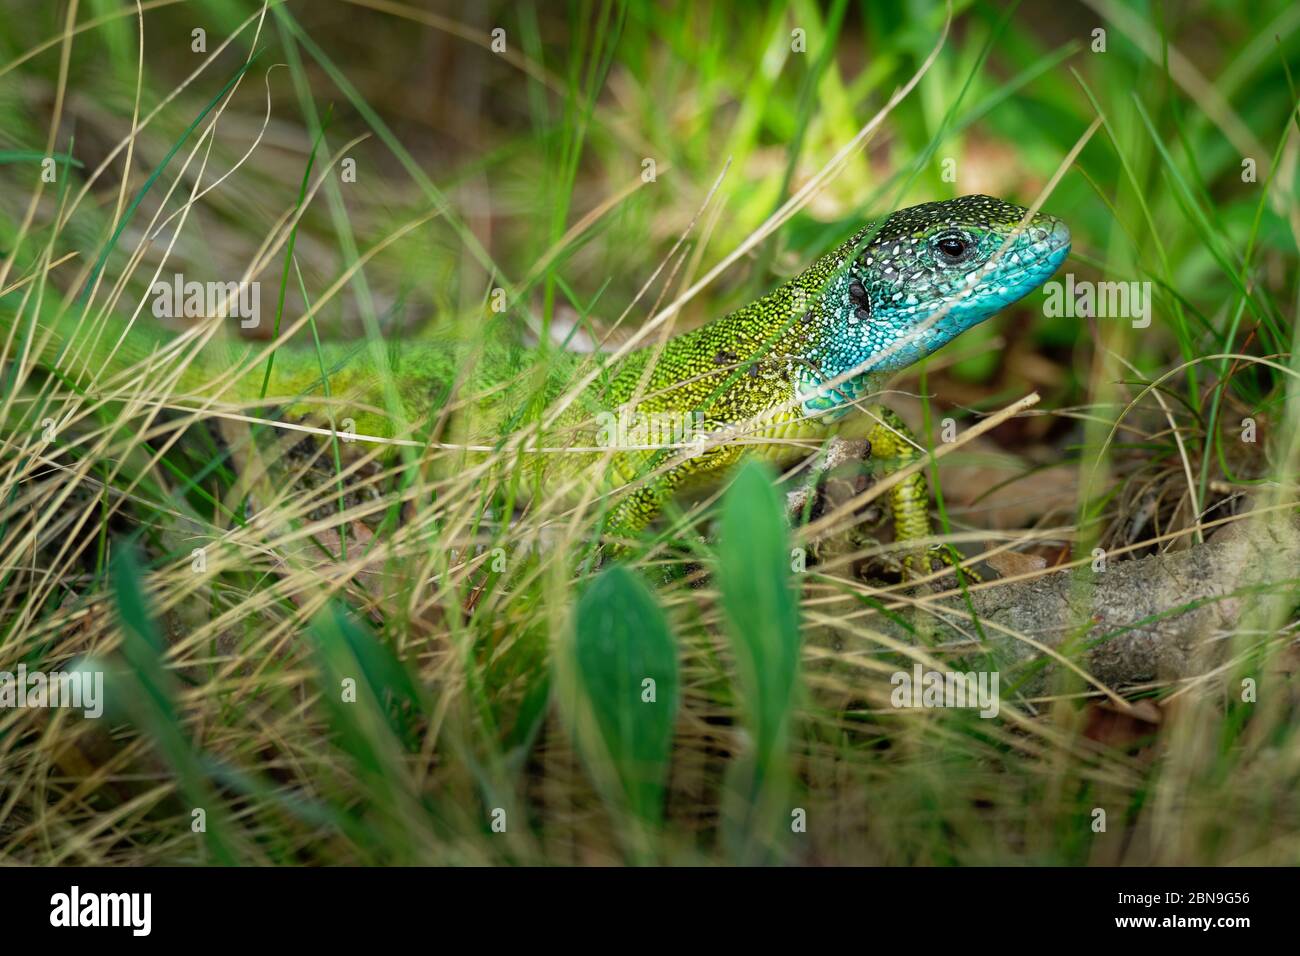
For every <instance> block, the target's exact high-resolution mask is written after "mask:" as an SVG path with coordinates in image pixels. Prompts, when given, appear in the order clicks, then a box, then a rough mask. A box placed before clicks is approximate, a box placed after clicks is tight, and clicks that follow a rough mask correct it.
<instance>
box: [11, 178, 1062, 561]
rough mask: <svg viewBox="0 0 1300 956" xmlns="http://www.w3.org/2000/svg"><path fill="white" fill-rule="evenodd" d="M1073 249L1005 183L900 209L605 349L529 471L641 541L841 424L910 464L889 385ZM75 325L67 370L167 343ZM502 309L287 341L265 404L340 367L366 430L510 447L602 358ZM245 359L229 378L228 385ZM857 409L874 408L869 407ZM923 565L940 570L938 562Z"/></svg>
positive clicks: (478, 456)
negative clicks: (452, 326)
mask: <svg viewBox="0 0 1300 956" xmlns="http://www.w3.org/2000/svg"><path fill="white" fill-rule="evenodd" d="M1069 250H1070V233H1069V230H1068V228H1066V226H1065V224H1064V223H1062V222H1061V221H1060V220H1059V219H1056V218H1054V217H1051V216H1048V215H1045V214H1036V215H1033V216H1032V217H1031V216H1029V215H1028V210H1026V209H1024V208H1022V207H1020V206H1017V205H1014V204H1011V203H1007V202H1004V201H1002V200H1000V199H994V198H991V197H988V196H965V197H962V198H960V199H953V200H948V201H944V202H932V203H925V204H922V205H919V206H913V207H910V208H907V209H902V210H899V211H898V212H895V213H893V214H892V215H890V216H889V217H887V218H886V219H884V220H883V222H879V223H876V224H868V225H866V226H864V227H863V228H862V229H861V230H859V231H858V232H857V233H856V234H854V235H853V236H851V237H850V238H848V239H847V240H846V241H844V242H843V243H841V244H840V245H839V246H837V247H835V248H834V249H832V250H830V251H829V252H827V253H826V254H825V255H823V256H821V257H820V258H818V259H817V260H816V261H815V262H813V263H812V264H811V265H810V266H809V267H808V268H807V269H805V270H804V271H803V272H801V273H799V274H798V275H796V276H794V277H793V278H791V279H790V280H788V281H787V282H785V283H783V284H781V285H780V286H778V287H777V288H775V289H774V290H773V291H772V292H770V293H769V294H768V295H765V296H763V297H762V298H760V299H758V300H757V301H755V302H753V303H751V304H749V305H747V306H745V307H743V308H741V309H738V310H736V311H735V312H732V313H730V314H729V315H726V316H724V317H722V318H719V319H717V320H715V321H713V322H711V323H709V324H707V325H704V326H703V327H701V328H698V329H696V330H694V331H691V332H687V333H684V334H680V335H677V336H675V337H673V338H671V339H669V340H668V341H667V342H665V343H662V344H661V345H650V346H645V347H643V348H640V349H638V350H636V351H633V352H629V353H628V354H626V355H625V356H623V357H622V358H620V359H617V360H613V359H610V358H608V357H601V356H596V357H595V359H594V360H595V362H596V363H597V370H598V374H596V375H595V376H594V377H592V380H591V381H590V382H589V384H586V385H585V387H582V388H581V389H579V390H577V392H576V394H574V395H572V396H571V398H572V400H571V401H569V402H568V404H567V406H565V407H563V408H562V409H561V410H559V411H558V413H557V414H553V415H551V416H550V417H549V427H547V428H545V429H544V430H543V431H542V432H541V433H536V431H534V433H533V435H532V437H531V438H530V439H529V440H528V441H525V442H523V443H522V444H521V445H519V446H518V448H519V449H520V450H519V452H518V453H519V454H520V455H521V456H522V458H523V460H524V462H525V466H526V468H527V472H526V473H527V475H528V479H529V480H528V482H526V484H527V485H529V487H530V488H531V490H532V492H533V493H534V494H537V493H540V494H546V495H551V494H556V493H561V492H563V491H564V490H566V489H567V490H573V489H574V488H581V487H583V482H585V481H593V480H594V481H596V482H597V485H598V490H599V491H601V492H606V493H611V494H612V495H613V498H612V500H613V502H614V504H613V509H612V512H611V514H610V516H609V520H608V522H607V525H606V527H607V531H609V532H610V534H611V535H612V536H615V537H618V538H626V537H627V536H630V535H633V534H635V533H636V532H637V531H639V530H640V529H642V528H644V527H645V526H646V525H647V524H648V523H649V522H650V521H651V520H652V519H653V518H654V517H655V516H656V515H657V514H658V512H659V511H660V510H661V508H662V507H663V505H664V504H665V503H666V502H667V500H668V499H669V497H670V496H672V495H674V494H676V493H678V492H681V491H684V490H686V489H689V488H690V487H691V486H693V485H698V484H700V483H701V482H705V481H709V480H711V479H716V478H717V477H719V475H720V474H721V473H722V472H723V471H724V470H725V469H727V468H728V467H729V466H731V465H732V464H734V463H735V462H736V461H737V460H738V459H739V458H740V457H741V456H742V455H746V454H756V455H761V456H764V457H766V458H768V459H770V460H772V461H774V462H775V463H777V464H779V465H782V466H784V465H788V464H790V463H792V462H797V461H798V460H800V459H802V458H804V457H807V456H808V454H809V453H810V451H811V450H813V449H815V448H816V447H817V445H819V444H820V443H821V442H823V441H825V440H826V439H827V438H828V437H829V436H831V435H832V434H836V433H857V434H861V433H863V432H865V437H867V438H868V440H869V442H870V444H871V448H872V454H873V457H877V458H884V459H889V460H890V461H892V462H893V465H894V467H901V466H902V465H904V464H906V463H907V462H908V461H909V460H914V459H915V458H916V457H917V455H918V454H919V451H918V450H917V446H916V444H915V442H914V440H913V439H912V438H911V436H910V435H909V434H908V433H907V430H906V428H905V427H904V426H903V424H902V422H901V420H899V419H898V417H897V416H896V415H894V414H893V413H892V412H890V411H889V410H888V409H885V408H883V407H881V406H876V405H871V404H870V403H869V399H870V396H871V394H872V393H873V391H875V390H877V389H878V388H879V386H880V384H881V383H882V381H883V379H884V377H885V376H887V375H888V374H890V373H892V372H895V371H898V370H900V369H903V368H905V367H907V366H908V365H911V364H912V363H913V362H916V361H917V360H918V359H920V358H922V357H924V356H926V355H929V354H931V353H932V352H934V351H935V350H937V349H938V348H940V347H941V346H943V345H945V344H946V343H948V342H949V341H951V340H952V339H953V338H955V337H956V336H957V335H959V334H961V333H962V332H963V331H965V330H966V329H969V328H971V327H972V326H974V325H976V324H977V323H979V322H982V321H984V320H985V319H987V318H989V317H990V316H992V315H993V314H994V313H996V312H997V311H999V310H1000V309H1002V308H1003V307H1004V306H1006V305H1008V304H1010V303H1012V302H1014V301H1016V300H1017V299H1020V298H1021V297H1022V296H1024V295H1026V294H1028V293H1029V292H1030V291H1032V290H1033V289H1035V288H1037V287H1038V286H1040V285H1041V284H1042V283H1043V282H1045V281H1046V280H1047V279H1048V278H1049V277H1050V276H1051V275H1052V274H1053V273H1054V272H1055V271H1056V269H1057V268H1058V267H1059V265H1060V264H1061V262H1062V261H1063V260H1064V259H1065V257H1066V256H1067V255H1068V253H1069ZM9 300H10V302H13V301H26V300H18V299H17V297H16V296H14V295H11V296H10V297H9ZM8 304H9V303H6V305H8ZM22 312H23V309H22V307H19V308H18V309H15V308H13V307H12V306H10V307H9V308H6V309H2V310H0V323H3V325H4V326H7V327H12V326H13V325H14V318H15V313H16V314H17V315H19V316H21V315H22ZM69 323H70V320H67V319H64V320H62V321H61V322H56V323H52V324H53V325H54V328H52V329H50V328H46V327H45V326H46V325H47V324H51V323H44V322H43V323H41V327H40V328H39V329H36V330H31V329H30V326H27V328H28V330H29V331H35V332H36V340H37V342H38V343H40V342H41V341H42V339H43V340H44V344H43V347H41V346H38V347H41V352H40V354H41V356H42V357H43V361H44V362H45V363H46V364H47V365H57V366H58V367H59V370H60V372H61V374H63V375H65V376H69V375H75V376H81V377H85V376H91V377H92V378H93V377H95V376H98V375H100V374H103V373H104V372H105V371H106V370H107V371H110V372H111V371H113V370H115V369H121V368H122V367H124V366H126V365H128V364H129V363H132V362H138V361H141V360H143V359H146V358H148V357H149V356H150V355H151V353H154V352H155V351H156V350H157V349H159V348H161V347H162V345H163V343H164V342H165V338H164V337H163V334H162V333H154V332H148V331H145V330H143V329H141V328H139V327H138V326H139V322H137V328H134V329H133V330H132V331H130V332H129V334H125V335H123V334H122V330H121V329H109V330H107V331H106V332H104V333H102V334H101V335H100V336H99V337H98V339H97V341H96V342H95V343H94V344H93V345H91V346H90V347H85V346H84V343H79V342H74V341H69V340H70V339H73V338H78V339H79V338H82V337H80V336H75V335H70V334H68V332H69ZM495 324H496V325H497V326H498V328H497V329H495V330H494V331H493V332H492V333H491V334H487V335H485V336H483V337H482V338H481V339H479V340H478V341H473V342H466V341H461V342H455V343H451V342H446V341H441V342H439V341H425V340H415V341H406V342H402V343H401V344H400V345H393V346H390V347H389V348H388V349H387V351H386V352H382V351H381V354H379V355H375V354H373V353H372V352H370V351H368V350H367V349H366V348H364V347H362V348H358V347H357V346H356V345H344V344H330V345H326V346H324V348H323V354H321V353H318V351H317V350H316V349H314V348H309V347H308V348H302V347H281V348H280V349H279V350H278V351H277V353H276V357H275V361H274V365H273V372H272V374H271V376H270V381H269V384H268V387H267V389H266V393H265V394H266V399H265V401H264V402H262V404H274V405H278V406H280V407H281V409H282V413H283V414H285V415H288V416H293V417H298V418H309V419H313V420H316V421H323V419H322V417H321V408H322V406H321V404H320V401H319V398H318V396H319V395H320V394H321V392H322V391H323V386H324V385H325V378H323V377H322V375H321V368H322V365H323V367H324V368H325V369H326V370H327V372H328V374H327V378H328V386H329V394H330V395H331V396H332V397H333V399H334V401H335V402H338V401H342V402H344V403H345V407H346V408H347V409H349V411H346V412H345V411H337V410H336V411H335V412H334V413H333V414H334V415H335V417H336V420H341V419H342V418H343V416H344V415H347V416H348V417H350V418H352V419H353V420H354V421H355V427H354V429H353V430H354V431H355V432H356V433H359V434H360V435H374V436H378V437H388V436H392V435H394V434H395V433H396V432H398V431H399V430H400V431H405V429H403V427H402V426H403V425H411V424H414V425H415V426H417V427H416V430H415V431H414V432H412V433H410V434H415V435H417V436H418V435H420V434H421V432H420V431H419V427H418V426H420V425H421V424H423V425H424V426H425V431H424V432H423V434H424V435H425V436H426V437H427V436H428V435H429V431H428V425H429V423H431V422H435V421H436V422H440V423H441V424H440V431H439V433H438V435H437V436H435V437H438V438H439V439H440V440H442V441H444V442H450V443H451V444H452V445H453V446H457V447H460V446H463V447H465V448H466V449H467V450H466V451H465V452H464V457H463V459H461V461H460V462H458V464H459V465H460V466H462V467H473V466H474V465H475V464H483V463H485V462H491V461H492V459H493V455H494V454H496V456H497V458H499V459H500V458H504V457H505V456H502V455H501V454H500V452H496V453H494V452H491V451H484V450H478V451H474V450H471V449H474V448H478V449H483V448H484V447H487V448H492V447H493V446H500V445H501V440H502V436H504V435H506V434H509V433H511V432H512V431H514V430H516V429H519V428H520V427H521V426H522V425H523V424H525V423H528V422H533V421H536V420H537V418H538V415H537V414H535V413H536V412H537V410H538V409H542V410H546V409H550V408H552V407H553V406H554V405H555V403H556V402H557V401H558V400H559V399H561V397H563V396H565V395H566V393H568V392H569V391H570V389H572V388H573V386H574V383H575V382H580V381H581V380H582V376H583V374H584V372H585V371H586V370H588V369H590V368H591V365H590V364H588V363H590V362H591V361H592V360H593V357H592V356H584V355H575V354H571V353H567V352H564V351H562V350H560V349H557V348H555V347H553V346H546V345H543V346H540V347H535V348H531V349H530V348H525V347H523V346H522V345H521V344H520V342H519V341H518V339H517V337H515V336H513V335H512V334H511V333H510V332H509V331H508V326H507V323H505V322H502V321H500V320H497V322H496V323H495ZM20 327H23V326H21V325H20ZM72 331H73V332H75V329H73V330H72ZM45 333H49V334H45ZM262 351H263V349H262V347H261V346H253V345H252V344H249V343H233V342H229V341H223V340H220V339H213V340H211V341H210V342H209V343H208V344H207V345H205V346H204V348H203V349H202V350H200V351H199V352H198V353H197V355H194V356H193V357H192V360H191V361H190V362H189V364H188V366H187V367H186V369H185V371H184V372H183V373H182V375H181V376H180V380H179V388H180V389H181V390H182V391H188V392H190V393H192V394H193V395H195V396H208V397H212V396H214V395H216V394H218V393H219V394H220V396H221V397H222V398H225V399H235V400H239V401H241V402H244V403H250V404H251V403H257V402H259V401H261V396H262V389H263V378H264V374H265V367H266V366H265V361H254V359H255V358H256V357H258V356H260V354H261V352H262ZM110 352H111V361H110ZM10 354H11V355H12V352H11V353H10ZM231 372H233V374H226V379H225V380H226V384H225V385H224V386H222V387H220V388H218V387H217V386H216V385H214V384H213V382H214V380H216V379H217V378H218V377H220V376H221V375H222V374H223V373H231ZM334 407H337V406H334ZM444 409H450V410H453V413H452V414H450V415H443V414H441V412H442V411H443V410H444ZM855 409H856V410H859V411H862V412H864V413H865V414H862V415H857V416H854V415H850V414H849V413H850V412H851V411H853V410H855ZM665 423H670V424H671V427H669V428H665V427H663V426H664V425H665ZM665 433H667V438H668V440H667V441H665V440H664V438H665ZM407 437H409V434H408V435H407ZM629 438H630V440H629ZM646 438H650V439H652V440H650V441H646V440H645V439H646ZM889 502H890V508H891V511H892V515H893V518H894V523H895V536H896V538H897V539H898V540H899V541H900V542H907V541H911V540H916V539H919V538H924V537H927V536H928V535H929V534H930V522H929V513H928V504H929V499H928V494H927V490H926V484H925V479H924V476H923V475H922V474H921V473H919V472H918V473H917V474H914V475H912V476H911V477H910V478H909V479H908V480H906V481H903V482H900V483H899V484H897V485H895V486H894V487H893V488H892V489H891V491H890V496H889ZM910 560H912V559H911V558H909V561H910ZM921 563H922V568H923V569H928V567H929V560H928V558H925V557H924V556H922V557H921ZM909 569H910V570H916V569H915V567H914V566H910V565H909Z"/></svg>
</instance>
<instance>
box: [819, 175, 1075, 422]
mask: <svg viewBox="0 0 1300 956" xmlns="http://www.w3.org/2000/svg"><path fill="white" fill-rule="evenodd" d="M1028 212H1029V211H1028V210H1027V209H1025V208H1024V207H1023V206H1017V205H1015V204H1014V203H1009V202H1004V201H1003V200H1001V199H994V198H993V197H991V196H962V197H961V198H960V199H949V200H945V201H943V202H929V203H922V204H921V205H919V206H911V207H909V208H907V209H900V210H899V211H898V212H896V213H894V214H893V215H891V216H890V217H889V218H888V219H886V220H885V221H884V222H883V223H881V224H880V225H879V227H877V226H876V225H874V224H873V225H870V226H867V227H866V228H864V229H863V230H862V231H861V232H859V233H858V234H857V235H855V236H854V237H853V238H852V239H850V240H849V241H848V242H846V243H845V244H844V245H843V246H841V247H840V248H839V249H838V250H836V253H834V254H833V255H834V262H833V263H831V262H827V264H826V269H827V271H826V273H825V279H823V280H822V281H823V283H824V284H821V285H819V286H818V294H817V306H816V307H815V308H814V309H813V310H812V311H810V312H808V313H807V316H808V317H809V318H811V319H814V320H815V327H816V332H815V333H814V334H815V335H816V340H815V344H814V345H813V347H812V348H811V350H810V353H811V354H810V356H809V357H810V358H811V359H812V360H813V363H814V367H813V369H812V370H811V371H805V372H803V373H801V374H800V375H799V392H800V394H801V395H802V396H804V403H803V407H804V409H805V411H806V412H808V413H809V414H823V413H827V412H830V413H832V414H833V415H840V414H844V413H845V412H846V411H847V409H848V407H849V405H850V403H851V402H852V401H853V400H854V399H855V398H856V397H860V396H861V395H862V394H863V393H864V392H865V391H869V390H870V389H871V387H872V381H873V379H875V378H876V376H877V375H878V373H882V372H892V371H896V370H898V369H902V368H906V367H907V366H909V365H911V364H912V363H913V362H916V361H918V360H919V359H921V358H924V357H925V356H927V355H929V354H931V353H932V352H935V351H937V350H938V349H940V348H942V347H943V346H944V345H946V344H948V343H949V342H951V341H952V340H953V339H955V338H956V337H957V336H958V335H960V334H961V333H962V332H965V331H966V330H967V329H969V328H971V327H972V326H974V325H978V324H979V323H980V322H983V321H984V320H985V319H987V318H989V317H990V316H992V315H994V314H995V313H996V312H998V311H999V310H1001V309H1003V308H1005V307H1006V306H1008V305H1010V304H1011V303H1012V302H1015V301H1016V300H1017V299H1020V298H1023V297H1024V296H1026V295H1028V294H1029V293H1030V292H1032V291H1033V290H1034V289H1036V288H1038V287H1039V286H1040V285H1042V284H1043V283H1044V282H1046V281H1047V280H1048V279H1049V278H1050V277H1051V276H1052V274H1053V273H1054V272H1056V270H1057V268H1058V267H1059V266H1060V265H1061V263H1062V262H1063V261H1064V260H1065V257H1066V256H1067V255H1069V253H1070V230H1069V228H1068V227H1067V226H1066V225H1065V223H1063V222H1062V221H1061V220H1059V219H1057V218H1055V217H1054V216H1049V215H1046V214H1045V213H1037V214H1035V215H1034V216H1032V217H1030V218H1028V219H1027V220H1026V216H1028ZM846 377H848V378H847V379H846ZM832 380H837V381H840V384H839V385H836V386H831V387H829V388H828V387H826V383H828V382H830V381H832Z"/></svg>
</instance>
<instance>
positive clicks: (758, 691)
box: [718, 462, 799, 862]
mask: <svg viewBox="0 0 1300 956" xmlns="http://www.w3.org/2000/svg"><path fill="white" fill-rule="evenodd" d="M718 553H719V561H718V586H719V589H720V590H721V592H722V606H723V609H724V610H725V612H726V617H727V630H728V634H729V635H730V638H731V646H732V650H733V653H734V654H735V658H736V683H737V687H738V692H739V697H740V712H741V719H742V720H743V722H744V724H745V727H746V729H747V730H748V731H749V735H750V744H749V747H748V748H747V749H746V750H745V751H744V752H743V753H741V754H740V755H739V758H738V759H737V761H736V762H735V764H734V765H733V767H732V771H731V773H730V778H729V784H728V788H727V790H728V798H727V799H728V803H727V807H726V817H727V839H728V842H729V843H730V845H731V849H732V851H733V854H735V855H737V856H739V857H740V858H741V861H742V862H760V861H762V860H765V859H767V858H769V855H770V854H769V853H768V852H767V850H768V848H770V847H771V846H772V845H773V844H774V843H775V842H776V840H777V837H778V832H779V828H780V826H781V822H782V820H784V819H785V818H786V817H787V815H788V813H789V807H788V802H789V800H788V796H789V793H790V778H789V772H788V755H787V752H786V751H787V747H788V736H789V728H790V717H791V713H792V710H793V706H794V694H795V688H796V686H797V683H798V676H799V605H798V601H797V600H796V595H795V591H794V589H793V587H792V584H791V580H790V575H791V571H790V543H789V533H788V529H787V526H786V521H785V516H784V514H783V513H782V510H781V503H780V499H779V498H778V497H777V494H776V490H775V489H774V488H773V486H772V480H771V477H770V475H769V473H768V470H767V469H766V468H765V467H764V466H763V465H762V464H761V463H760V462H750V463H749V464H747V465H745V466H744V467H743V468H742V469H741V470H740V473H739V474H738V475H737V476H736V479H735V481H734V482H733V483H732V485H731V487H730V488H728V489H727V492H726V494H725V495H724V496H723V500H722V522H721V530H720V538H719V541H718Z"/></svg>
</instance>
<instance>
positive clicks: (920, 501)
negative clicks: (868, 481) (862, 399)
mask: <svg viewBox="0 0 1300 956" xmlns="http://www.w3.org/2000/svg"><path fill="white" fill-rule="evenodd" d="M868 414H869V415H870V416H871V417H872V418H873V419H874V420H875V424H874V425H873V426H872V427H871V430H870V431H869V432H868V433H867V440H868V441H869V442H870V444H871V457H872V458H873V459H875V460H877V461H878V462H879V464H880V466H881V470H882V473H883V474H884V475H886V476H888V475H891V474H893V473H894V472H897V471H901V470H902V469H904V468H906V467H907V466H909V465H911V464H914V463H915V462H916V461H918V460H919V459H920V458H921V456H922V452H921V449H920V447H919V443H918V442H917V440H916V436H915V435H913V434H912V430H911V429H910V428H908V427H907V425H906V423H904V421H903V420H902V419H901V418H899V417H898V414H897V413H896V412H894V411H893V410H892V409H890V408H887V407H885V406H883V405H876V406H873V407H872V408H871V409H870V410H869V412H868ZM889 509H890V513H891V514H892V516H893V519H894V540H895V541H897V542H898V543H899V544H908V543H909V542H914V541H923V540H925V539H926V538H929V537H930V536H931V535H932V534H933V530H932V527H931V525H930V493H929V486H928V485H927V484H926V481H925V473H924V472H923V471H916V472H914V473H912V474H910V475H908V476H907V477H906V478H904V479H903V480H902V481H900V482H899V483H898V484H896V485H894V486H893V487H892V488H890V489H889ZM932 556H933V557H937V558H938V559H939V560H940V561H941V562H942V563H944V564H947V565H949V566H952V567H956V566H957V563H956V561H955V560H954V559H953V557H952V552H951V551H950V550H949V549H947V548H943V547H940V546H938V545H932V546H930V547H929V548H928V549H910V550H909V552H908V553H907V554H906V555H905V556H904V557H903V576H904V577H905V578H918V577H923V576H925V575H927V574H929V573H930V571H931V570H932V569H933V567H932V564H931V557H932ZM963 572H964V573H965V574H968V575H970V576H971V577H972V578H973V579H975V580H977V581H978V580H979V578H978V576H976V575H975V573H974V572H973V571H969V570H966V569H963Z"/></svg>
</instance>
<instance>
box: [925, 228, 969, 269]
mask: <svg viewBox="0 0 1300 956" xmlns="http://www.w3.org/2000/svg"><path fill="white" fill-rule="evenodd" d="M934 246H935V248H936V249H938V250H939V254H940V255H941V256H943V258H945V259H947V260H949V261H950V262H956V261H958V260H960V259H961V258H962V257H963V256H965V255H966V250H967V249H968V248H970V244H969V243H968V242H967V241H966V237H965V236H959V235H955V234H954V233H947V234H945V235H942V236H940V237H939V238H938V239H936V240H935V243H934Z"/></svg>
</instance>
